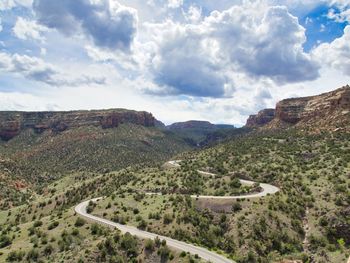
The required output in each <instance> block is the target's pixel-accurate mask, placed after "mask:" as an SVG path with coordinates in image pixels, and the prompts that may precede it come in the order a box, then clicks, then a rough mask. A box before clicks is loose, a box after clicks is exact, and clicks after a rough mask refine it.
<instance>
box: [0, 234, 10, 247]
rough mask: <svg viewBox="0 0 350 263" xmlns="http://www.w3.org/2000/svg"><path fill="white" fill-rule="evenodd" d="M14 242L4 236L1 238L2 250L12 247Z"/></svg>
mask: <svg viewBox="0 0 350 263" xmlns="http://www.w3.org/2000/svg"><path fill="white" fill-rule="evenodd" d="M11 243H12V241H11V239H10V238H9V236H7V235H3V236H1V237H0V248H4V247H7V246H9V245H11Z"/></svg>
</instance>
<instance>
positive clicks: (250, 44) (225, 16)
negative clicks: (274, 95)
mask: <svg viewBox="0 0 350 263" xmlns="http://www.w3.org/2000/svg"><path fill="white" fill-rule="evenodd" d="M205 24H206V25H207V27H208V28H211V31H212V35H213V36H214V37H215V38H217V39H218V40H219V41H220V43H221V47H222V48H223V51H224V53H223V56H229V58H230V60H231V62H232V63H235V64H237V65H238V67H239V68H240V69H241V70H243V71H245V72H246V73H247V74H249V75H251V76H252V77H267V78H270V79H273V80H274V81H275V82H276V83H279V84H285V83H289V82H300V81H306V80H314V79H316V78H317V77H318V69H319V66H318V64H317V63H316V62H314V61H312V59H311V57H310V56H309V55H308V54H306V53H305V52H304V51H303V47H302V44H303V43H304V42H305V41H306V37H305V29H304V28H303V27H302V26H301V25H299V23H298V19H297V18H296V17H294V16H292V15H291V14H290V13H289V12H288V10H287V8H285V7H280V6H276V7H268V8H266V10H265V11H264V12H259V11H255V10H253V9H251V8H245V7H244V6H236V7H233V8H231V9H229V10H226V11H224V12H221V13H219V12H213V13H212V15H211V16H209V17H207V18H206V21H205Z"/></svg>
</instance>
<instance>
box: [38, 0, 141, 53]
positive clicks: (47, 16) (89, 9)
mask: <svg viewBox="0 0 350 263" xmlns="http://www.w3.org/2000/svg"><path fill="white" fill-rule="evenodd" d="M33 8H34V11H35V13H36V16H37V18H38V21H39V23H41V24H43V25H45V26H47V27H49V28H54V29H57V30H58V31H60V32H62V33H63V34H65V35H68V36H72V35H74V34H77V33H78V32H83V33H84V34H85V35H86V36H88V37H89V38H91V39H92V41H93V42H94V44H95V45H96V46H99V47H102V48H106V49H109V50H116V49H119V50H124V51H127V50H129V49H130V46H131V44H132V42H133V39H134V36H135V34H136V27H137V12H136V10H135V9H132V8H128V7H125V6H122V5H120V4H119V3H118V2H116V1H115V0H99V1H90V0H74V1H71V0H60V1H51V0H34V3H33Z"/></svg>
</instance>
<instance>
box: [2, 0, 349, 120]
mask: <svg viewBox="0 0 350 263" xmlns="http://www.w3.org/2000/svg"><path fill="white" fill-rule="evenodd" d="M349 21H350V0H334V1H333V0H317V1H315V0H264V1H247V0H217V1H212V0H201V1H199V0H59V1H56V0H0V110H31V111H33V110H71V109H102V108H128V109H135V110H146V111H149V112H152V113H153V114H154V115H155V116H156V117H157V118H158V119H160V120H162V121H163V122H165V123H171V122H174V121H183V120H188V119H201V120H209V121H212V122H214V123H230V124H235V125H238V126H239V125H242V124H244V123H245V120H246V118H247V116H248V115H249V114H252V113H255V112H256V111H258V110H260V109H262V108H266V107H274V105H275V103H276V101H278V100H280V99H283V98H288V97H297V96H306V95H314V94H319V93H322V92H326V91H330V90H333V89H336V88H339V87H341V86H343V85H346V84H348V83H350V26H348V23H349Z"/></svg>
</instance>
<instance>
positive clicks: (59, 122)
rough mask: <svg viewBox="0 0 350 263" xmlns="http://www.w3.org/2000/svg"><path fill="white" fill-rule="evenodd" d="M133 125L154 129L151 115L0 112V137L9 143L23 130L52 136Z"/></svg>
mask: <svg viewBox="0 0 350 263" xmlns="http://www.w3.org/2000/svg"><path fill="white" fill-rule="evenodd" d="M122 123H133V124H137V125H143V126H146V127H151V126H155V123H156V119H155V118H154V117H153V115H152V114H151V113H147V112H137V111H129V110H122V109H112V110H93V111H69V112H0V138H1V139H2V140H10V139H12V138H13V137H15V136H17V135H18V134H20V132H21V131H23V130H25V129H33V130H34V131H35V132H37V133H42V132H44V131H46V130H50V131H52V132H54V133H59V132H63V131H64V130H66V129H71V128H77V127H82V126H98V127H99V126H100V127H102V128H104V129H107V128H115V127H118V125H119V124H122Z"/></svg>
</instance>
